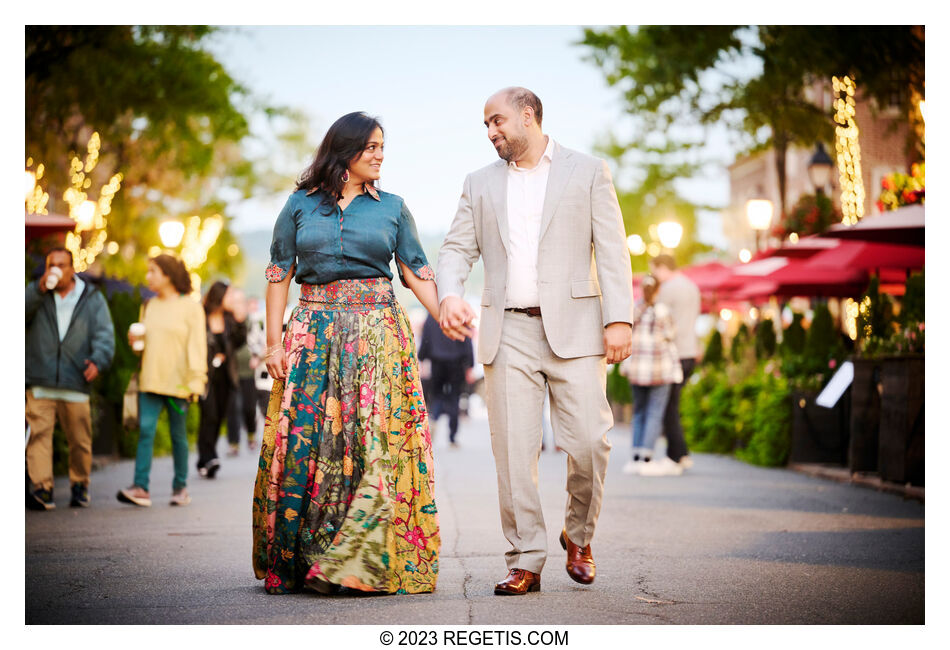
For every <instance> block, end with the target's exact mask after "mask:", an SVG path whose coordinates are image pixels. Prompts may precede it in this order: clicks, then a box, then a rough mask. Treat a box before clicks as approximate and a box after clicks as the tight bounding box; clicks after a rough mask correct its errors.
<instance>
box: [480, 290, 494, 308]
mask: <svg viewBox="0 0 950 650" xmlns="http://www.w3.org/2000/svg"><path fill="white" fill-rule="evenodd" d="M491 294H492V290H491V289H485V290H484V291H482V307H489V306H491Z"/></svg>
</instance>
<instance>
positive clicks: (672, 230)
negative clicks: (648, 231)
mask: <svg viewBox="0 0 950 650" xmlns="http://www.w3.org/2000/svg"><path fill="white" fill-rule="evenodd" d="M656 231H657V235H659V239H660V243H661V244H663V246H665V247H666V248H676V247H677V246H679V243H680V240H681V239H682V238H683V226H681V225H680V224H678V223H676V222H675V221H664V222H663V223H661V224H659V225H658V226H657V227H656Z"/></svg>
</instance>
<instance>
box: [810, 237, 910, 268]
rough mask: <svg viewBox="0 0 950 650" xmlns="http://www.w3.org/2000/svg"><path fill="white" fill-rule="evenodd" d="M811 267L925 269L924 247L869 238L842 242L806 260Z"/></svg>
mask: <svg viewBox="0 0 950 650" xmlns="http://www.w3.org/2000/svg"><path fill="white" fill-rule="evenodd" d="M805 264H806V266H809V267H817V268H838V269H861V270H866V271H873V270H877V269H907V270H917V269H922V268H924V248H923V246H902V245H899V244H881V243H876V242H870V241H859V240H854V241H842V242H841V243H840V244H839V245H838V246H836V247H835V248H832V249H829V250H827V251H824V252H821V253H818V254H816V255H814V256H812V257H811V258H809V259H808V261H807V262H806V263H805Z"/></svg>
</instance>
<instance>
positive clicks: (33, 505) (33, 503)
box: [26, 494, 56, 512]
mask: <svg viewBox="0 0 950 650" xmlns="http://www.w3.org/2000/svg"><path fill="white" fill-rule="evenodd" d="M26 507H27V508H29V509H30V510H36V511H37V512H42V511H45V510H55V509H56V504H55V503H46V502H45V501H40V500H39V499H37V498H36V497H34V496H33V495H32V494H28V495H27V497H26Z"/></svg>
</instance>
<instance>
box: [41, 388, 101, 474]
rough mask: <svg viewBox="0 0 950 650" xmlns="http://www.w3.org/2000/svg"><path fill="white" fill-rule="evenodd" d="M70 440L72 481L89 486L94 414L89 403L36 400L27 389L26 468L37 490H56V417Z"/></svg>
mask: <svg viewBox="0 0 950 650" xmlns="http://www.w3.org/2000/svg"><path fill="white" fill-rule="evenodd" d="M57 417H58V418H59V424H60V426H61V427H62V428H63V431H65V432H66V441H67V442H68V443H69V482H70V483H81V484H82V485H89V474H90V472H91V471H92V416H91V415H90V411H89V402H66V401H64V400H56V399H37V398H35V397H33V391H32V390H28V391H26V422H27V424H29V425H30V441H29V442H28V443H27V445H26V471H27V474H29V477H30V481H31V482H32V483H33V487H34V489H44V490H52V489H53V426H54V424H55V422H56V418H57Z"/></svg>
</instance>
